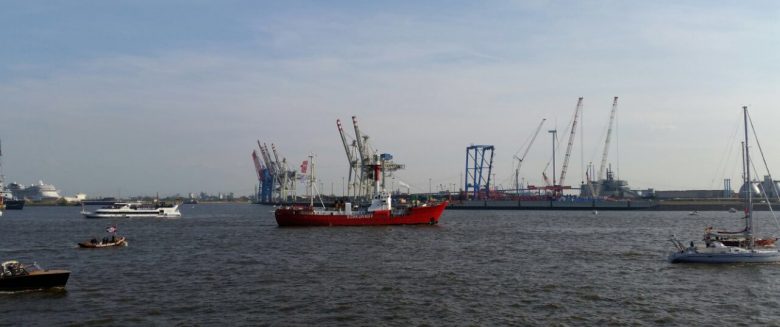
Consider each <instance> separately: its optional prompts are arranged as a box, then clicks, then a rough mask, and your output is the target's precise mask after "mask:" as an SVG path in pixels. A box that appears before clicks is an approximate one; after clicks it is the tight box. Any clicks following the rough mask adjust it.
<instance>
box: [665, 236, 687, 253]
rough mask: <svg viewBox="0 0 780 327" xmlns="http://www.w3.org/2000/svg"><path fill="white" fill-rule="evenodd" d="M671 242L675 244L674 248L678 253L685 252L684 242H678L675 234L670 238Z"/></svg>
mask: <svg viewBox="0 0 780 327" xmlns="http://www.w3.org/2000/svg"><path fill="white" fill-rule="evenodd" d="M669 241H671V242H672V243H674V246H675V247H676V248H677V250H678V251H680V252H682V251H685V245H683V244H682V242H680V240H678V239H677V237H676V236H675V235H674V234H672V236H671V238H669Z"/></svg>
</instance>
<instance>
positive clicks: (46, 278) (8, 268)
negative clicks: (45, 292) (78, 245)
mask: <svg viewBox="0 0 780 327" xmlns="http://www.w3.org/2000/svg"><path fill="white" fill-rule="evenodd" d="M68 277H70V271H68V270H57V269H52V270H48V269H42V268H41V267H39V266H38V265H37V264H35V263H33V264H31V265H26V264H22V263H19V262H18V261H15V260H12V261H6V262H3V264H2V265H0V291H25V290H41V289H49V288H64V287H65V284H66V283H67V282H68Z"/></svg>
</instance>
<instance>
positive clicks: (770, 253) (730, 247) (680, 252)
mask: <svg viewBox="0 0 780 327" xmlns="http://www.w3.org/2000/svg"><path fill="white" fill-rule="evenodd" d="M742 110H743V120H744V124H745V141H744V142H743V145H742V146H743V155H742V160H743V163H742V169H743V172H744V174H743V178H744V182H745V195H744V197H745V227H744V229H743V230H741V231H736V232H727V231H713V230H712V228H711V227H708V228H707V229H706V230H705V234H704V242H705V246H704V247H701V246H695V245H694V243H693V242H691V243H690V246H689V247H686V246H685V245H683V243H682V242H680V241H679V240H678V239H677V238H676V237H675V236H674V235H672V238H671V241H672V243H674V245H675V247H676V248H677V251H675V252H673V253H671V254H670V255H669V261H670V262H671V263H773V262H780V251H778V250H777V249H776V248H774V241H775V240H776V239H774V238H769V239H761V238H757V237H755V228H754V224H753V182H752V178H751V174H750V168H751V166H752V162H751V157H750V147H749V146H748V139H749V132H748V130H749V126H752V124H750V125H749V124H748V110H747V107H742ZM754 133H755V131H754ZM767 204H768V205H770V206H771V204H770V203H769V202H768V201H767Z"/></svg>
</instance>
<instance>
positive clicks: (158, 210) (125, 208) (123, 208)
mask: <svg viewBox="0 0 780 327" xmlns="http://www.w3.org/2000/svg"><path fill="white" fill-rule="evenodd" d="M81 214H82V215H84V217H85V218H178V217H181V212H179V204H178V203H177V204H166V203H163V202H155V203H145V202H117V203H114V204H112V205H110V206H106V207H103V208H100V209H97V210H95V211H94V212H89V211H86V210H85V209H82V210H81Z"/></svg>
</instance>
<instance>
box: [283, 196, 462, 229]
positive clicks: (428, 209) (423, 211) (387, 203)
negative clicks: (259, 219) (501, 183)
mask: <svg viewBox="0 0 780 327" xmlns="http://www.w3.org/2000/svg"><path fill="white" fill-rule="evenodd" d="M391 203H392V202H391V197H390V195H388V194H379V195H377V196H375V197H374V199H373V200H372V201H371V206H369V207H368V208H365V209H358V210H353V208H352V205H351V204H350V203H345V204H344V206H343V207H341V206H339V207H338V208H329V209H324V208H314V207H312V206H306V207H301V206H298V207H295V206H293V207H282V208H278V209H276V212H275V214H276V223H277V224H279V226H371V225H415V224H430V225H434V224H437V223H438V222H439V217H440V216H441V214H442V212H444V208H445V207H447V201H444V202H442V203H438V204H434V205H427V204H424V205H419V206H409V207H400V208H393V207H392V205H391Z"/></svg>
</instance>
